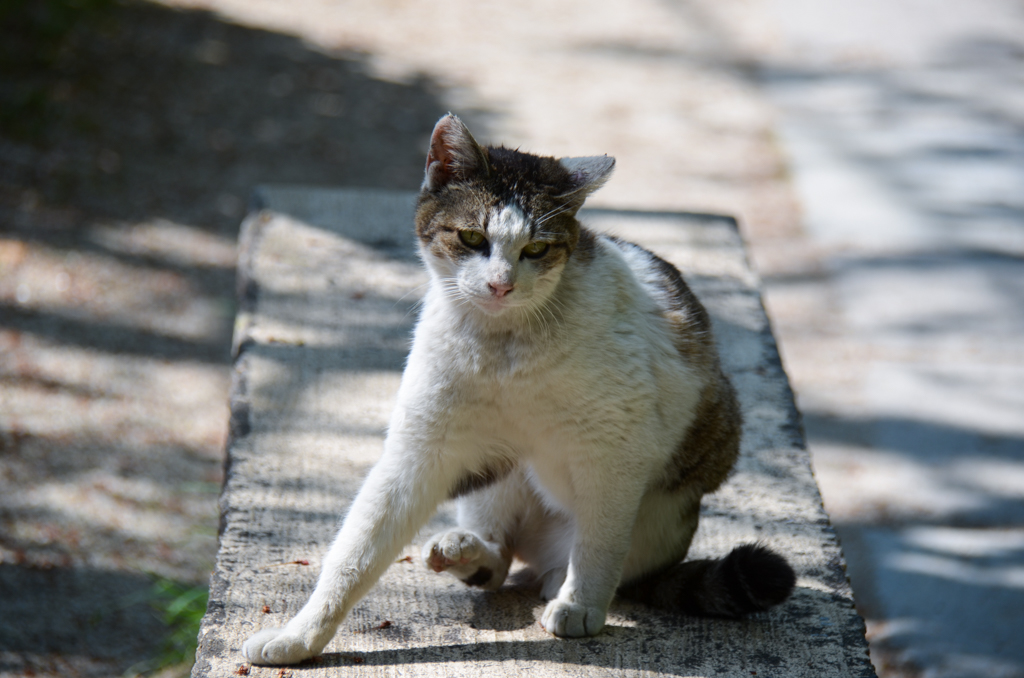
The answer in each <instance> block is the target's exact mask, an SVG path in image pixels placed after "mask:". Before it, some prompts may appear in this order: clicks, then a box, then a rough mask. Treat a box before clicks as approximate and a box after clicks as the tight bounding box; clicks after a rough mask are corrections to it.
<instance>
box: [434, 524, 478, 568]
mask: <svg viewBox="0 0 1024 678" xmlns="http://www.w3.org/2000/svg"><path fill="white" fill-rule="evenodd" d="M484 550H485V549H484V544H483V542H482V541H481V540H480V538H479V537H477V536H476V535H475V534H473V533H472V532H464V531H462V530H452V531H451V532H442V533H441V534H435V535H434V536H433V537H432V538H431V539H430V541H428V542H427V543H426V545H425V546H424V547H423V562H425V563H426V564H427V567H429V568H430V569H431V570H433V571H434V572H444V571H445V570H448V569H452V568H456V569H463V568H465V567H466V566H468V565H471V564H473V563H474V562H475V561H476V560H479V558H480V556H481V555H482V554H483V553H484Z"/></svg>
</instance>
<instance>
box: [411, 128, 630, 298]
mask: <svg viewBox="0 0 1024 678" xmlns="http://www.w3.org/2000/svg"><path fill="white" fill-rule="evenodd" d="M614 166H615V159H614V158H610V157H608V156H596V157H588V158H561V159H555V158H550V157H540V156H536V155H531V154H529V153H521V152H519V151H514V150H510V149H507V148H494V147H490V146H481V145H480V144H478V143H477V142H476V140H475V139H474V138H473V135H472V134H470V132H469V130H468V129H467V128H466V126H465V125H464V124H463V123H462V121H461V120H459V119H458V118H457V117H455V116H454V115H451V114H448V115H446V116H445V117H443V118H441V120H439V121H438V123H437V125H436V126H435V127H434V133H433V134H432V135H431V139H430V152H429V153H428V154H427V167H426V176H425V177H424V179H423V187H422V190H421V193H420V198H419V203H418V206H417V210H416V234H417V236H418V237H419V241H420V252H421V254H422V256H423V259H424V261H425V262H426V264H427V266H428V267H429V268H430V269H431V271H432V273H433V274H434V275H435V276H436V278H437V279H439V280H440V281H441V282H442V284H443V285H444V286H445V291H446V293H447V294H448V295H449V297H450V298H452V299H454V300H456V301H458V302H460V303H467V304H471V305H472V306H473V307H474V308H476V309H478V310H480V311H482V312H483V313H485V314H488V315H500V314H504V313H506V312H508V311H509V310H510V309H515V308H520V309H523V308H530V307H535V306H537V305H539V304H542V303H543V302H544V301H545V300H546V299H547V298H548V297H549V296H550V294H551V292H552V291H553V290H554V289H555V287H557V285H558V281H559V279H560V277H561V275H562V271H563V270H564V268H565V265H566V263H567V262H568V261H569V259H570V257H572V256H573V255H574V254H577V256H579V253H577V252H576V250H577V247H578V246H579V245H580V225H579V222H578V221H576V212H577V211H578V210H579V209H580V207H582V206H583V202H584V200H586V197H587V196H588V195H589V194H590V193H592V192H593V191H595V190H597V189H598V188H600V187H601V185H602V184H604V182H605V181H607V179H608V177H609V176H610V175H611V171H612V168H613V167H614Z"/></svg>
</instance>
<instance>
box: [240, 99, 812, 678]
mask: <svg viewBox="0 0 1024 678" xmlns="http://www.w3.org/2000/svg"><path fill="white" fill-rule="evenodd" d="M614 164H615V161H614V159H613V158H610V157H608V156H596V157H584V158H562V159H555V158H551V157H540V156H535V155H531V154H527V153H522V152H519V151H515V150H510V149H507V148H504V147H491V146H487V147H485V146H481V145H480V144H478V143H477V142H476V140H475V139H474V138H473V136H472V135H471V134H470V132H469V130H468V129H467V127H466V126H465V125H464V124H463V123H462V121H461V120H459V118H457V117H456V116H454V115H451V114H448V115H447V116H445V117H443V118H441V120H440V121H439V122H438V123H437V125H436V126H435V128H434V131H433V134H432V135H431V140H430V149H429V153H428V155H427V164H426V172H425V177H424V180H423V185H422V189H421V192H420V196H419V199H418V202H417V208H416V215H415V226H416V235H417V236H418V238H419V250H420V256H421V258H422V260H423V262H424V264H425V265H426V268H427V271H428V272H429V276H430V283H429V287H428V291H427V292H426V295H425V299H424V302H423V307H422V310H421V314H420V317H419V319H418V322H417V325H416V329H415V333H414V337H413V343H412V349H411V352H410V354H409V357H408V362H407V364H406V367H405V371H404V373H403V375H402V381H401V386H400V387H399V391H398V397H397V404H396V405H395V409H394V411H393V413H392V416H391V419H390V423H389V428H388V432H387V437H386V439H385V442H384V452H383V456H382V457H381V459H380V461H379V462H378V463H377V464H376V465H375V466H374V467H373V469H372V470H371V471H370V473H369V475H368V476H367V478H366V481H365V483H364V484H363V486H362V489H361V490H360V491H359V493H358V495H357V496H356V498H355V500H354V501H353V503H352V505H351V508H350V509H349V512H348V515H347V517H346V518H345V520H344V523H343V524H342V527H341V529H340V531H339V532H338V535H337V537H336V538H335V540H334V542H333V544H332V545H331V547H330V550H329V552H328V553H327V555H326V557H325V558H324V561H323V566H322V570H321V573H320V578H319V581H318V583H317V586H316V589H315V590H314V592H313V594H312V596H311V597H310V599H309V601H308V602H307V603H306V605H305V606H304V607H303V608H302V609H301V610H300V611H299V613H298V614H297V615H296V616H295V617H294V618H293V619H292V620H291V621H290V622H289V623H288V624H287V625H286V626H285V627H284V628H282V629H268V630H264V631H261V632H259V633H257V634H256V635H254V636H253V637H252V638H250V639H249V640H248V641H247V642H246V643H245V644H244V646H243V652H244V654H245V657H246V658H247V659H248V660H249V661H250V662H252V663H253V664H292V663H296V662H299V661H301V660H304V659H306V658H309V657H312V656H314V655H317V654H319V653H320V652H321V651H322V650H323V648H324V647H325V646H326V645H327V643H328V642H329V641H330V640H331V638H332V637H333V636H334V634H335V631H336V629H337V627H338V625H339V624H340V622H341V621H342V620H343V619H344V618H345V616H346V614H347V613H348V612H349V610H350V609H351V608H352V606H353V605H354V604H355V603H356V602H357V601H358V600H359V599H360V598H362V596H363V595H365V594H366V592H367V591H368V589H369V588H370V587H371V586H372V585H373V584H374V583H375V582H376V581H377V579H378V578H379V577H380V576H381V574H382V573H383V572H384V570H385V569H386V568H387V567H388V566H389V565H390V564H391V563H393V562H394V560H395V557H396V556H397V555H398V553H399V552H400V551H401V549H402V548H403V547H404V546H405V545H406V544H408V543H409V542H410V541H411V540H412V538H413V537H414V535H415V534H416V532H417V531H418V530H419V529H420V528H421V527H422V526H423V525H424V524H425V523H426V521H427V520H428V519H429V518H430V516H431V515H432V514H433V512H434V511H435V509H436V508H437V506H438V505H439V504H440V503H441V502H442V501H444V500H446V499H449V498H454V497H458V498H459V506H458V527H457V528H455V529H452V530H449V531H446V532H443V533H441V534H438V535H436V536H434V537H433V538H432V539H430V540H429V541H428V542H427V544H426V545H425V546H424V547H423V560H424V562H425V563H426V565H427V566H428V567H430V568H431V569H433V570H435V571H437V572H442V571H447V572H449V573H451V574H452V575H454V576H456V577H458V578H459V579H461V580H462V581H463V582H465V583H466V584H468V585H470V586H476V587H480V588H482V589H487V590H493V589H497V588H498V587H500V586H501V585H502V583H503V582H504V581H505V578H506V575H507V574H508V571H509V566H510V564H511V562H512V559H513V558H519V559H520V560H522V561H524V562H525V563H526V564H527V565H528V566H529V568H530V570H531V571H532V572H533V573H534V575H535V576H536V578H537V580H538V582H539V584H540V592H541V596H542V598H544V599H545V600H548V601H549V602H548V603H547V605H546V607H545V609H544V612H543V615H542V617H541V623H542V625H543V626H544V628H545V629H547V631H548V632H550V633H552V634H554V635H556V636H562V637H582V636H592V635H594V634H596V633H598V632H599V631H600V630H601V628H602V627H603V626H604V623H605V617H606V614H607V610H608V606H609V604H610V603H611V601H612V598H613V596H614V595H615V594H616V591H619V592H620V594H622V595H626V596H629V597H632V598H634V599H637V600H641V601H645V602H647V603H650V604H653V605H658V606H661V607H667V608H669V609H672V610H676V611H679V612H684V613H690V614H698V615H712V616H723V617H739V616H742V615H744V614H746V613H749V612H755V611H761V610H766V609H768V608H769V607H771V606H773V605H776V604H778V603H781V602H783V601H784V600H785V599H786V598H787V597H788V596H789V594H790V593H791V591H792V589H793V587H794V584H795V575H794V572H793V570H792V568H791V567H790V566H789V564H788V563H787V562H786V560H785V559H784V558H782V557H781V556H779V555H778V554H776V553H775V552H773V551H771V550H769V549H768V548H767V547H765V546H763V545H760V544H746V545H742V546H740V547H738V548H736V549H734V550H733V551H732V552H731V553H729V554H728V555H727V556H726V557H725V558H723V559H720V560H704V561H690V562H684V561H683V559H684V558H685V556H686V553H687V551H688V549H689V546H690V541H691V540H692V538H693V535H694V532H695V530H696V529H697V521H698V517H699V513H700V500H701V496H702V495H704V494H706V493H708V492H711V491H713V490H715V489H716V488H717V487H718V486H719V485H720V484H721V483H722V482H723V481H724V480H725V479H726V476H727V475H728V474H729V472H730V469H731V468H732V466H733V464H734V462H735V460H736V458H737V455H738V454H739V442H740V429H741V423H742V421H741V416H740V410H739V406H738V404H737V400H736V394H735V392H734V390H733V387H732V386H731V384H730V383H729V380H728V379H727V378H726V377H725V375H724V374H723V372H722V369H721V367H720V364H719V359H718V354H717V350H716V347H715V343H714V340H713V337H712V333H711V324H710V320H709V318H708V314H707V312H706V311H705V310H704V308H703V307H702V306H701V304H700V303H699V302H698V300H697V298H696V297H695V296H694V295H693V293H692V292H691V291H690V289H689V287H687V285H686V283H685V282H684V281H683V278H682V277H681V276H680V274H679V272H678V271H677V270H676V269H675V268H674V267H673V266H672V265H671V264H669V263H667V262H665V261H663V260H662V259H660V258H658V257H657V256H655V255H654V254H652V253H651V252H648V251H647V250H645V249H643V248H641V247H639V246H638V245H634V244H631V243H629V242H626V241H624V240H621V239H618V238H615V237H611V236H607V235H598V234H596V233H594V232H592V231H590V230H588V229H587V228H585V227H584V226H582V225H581V224H580V222H579V221H578V220H577V219H576V213H577V211H578V210H579V209H580V207H581V206H582V205H583V202H584V200H585V199H586V198H587V196H588V195H589V194H591V193H593V192H594V191H595V190H597V189H598V188H599V187H601V186H602V185H603V184H604V183H605V182H606V181H607V180H608V178H609V176H610V174H611V172H612V169H613V167H614Z"/></svg>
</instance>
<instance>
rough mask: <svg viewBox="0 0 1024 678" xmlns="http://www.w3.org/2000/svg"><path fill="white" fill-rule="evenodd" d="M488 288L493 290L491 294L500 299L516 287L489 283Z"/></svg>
mask: <svg viewBox="0 0 1024 678" xmlns="http://www.w3.org/2000/svg"><path fill="white" fill-rule="evenodd" d="M487 286H488V287H490V288H491V293H492V294H494V296H496V297H498V298H499V299H500V298H502V297H503V296H505V295H506V294H508V293H509V292H511V291H512V288H513V287H514V285H506V284H504V283H487Z"/></svg>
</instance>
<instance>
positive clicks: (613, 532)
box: [541, 477, 643, 638]
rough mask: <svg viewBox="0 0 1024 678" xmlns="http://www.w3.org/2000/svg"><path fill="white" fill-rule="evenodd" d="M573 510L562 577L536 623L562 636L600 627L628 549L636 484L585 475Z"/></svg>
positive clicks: (638, 496) (587, 633)
mask: <svg viewBox="0 0 1024 678" xmlns="http://www.w3.org/2000/svg"><path fill="white" fill-rule="evenodd" d="M588 490H589V491H588V492H586V493H585V494H584V496H583V497H581V498H580V503H579V507H578V508H577V510H576V511H575V512H574V513H575V528H576V529H575V536H574V539H573V544H572V548H571V551H570V553H569V563H568V567H567V568H566V574H565V581H564V582H563V583H562V586H561V588H560V589H559V590H558V596H557V597H556V598H554V600H552V601H551V602H549V603H548V604H547V607H545V608H544V613H543V615H542V616H541V624H542V625H543V626H544V628H545V629H547V631H548V633H551V634H554V635H556V636H562V637H568V638H580V637H583V636H593V635H597V633H598V632H600V631H601V629H602V628H604V622H605V618H606V616H607V614H608V606H609V605H610V604H611V601H612V598H613V597H614V596H615V590H616V589H617V588H618V585H619V580H620V578H621V575H622V566H623V563H624V562H625V559H626V555H627V553H628V552H629V545H630V540H631V530H632V528H633V525H634V523H635V521H636V515H637V510H638V507H639V505H640V500H641V498H642V495H643V488H642V487H633V486H624V485H622V484H621V481H620V479H617V478H614V477H611V478H606V479H603V481H602V480H598V479H591V483H590V487H589V488H588Z"/></svg>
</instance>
